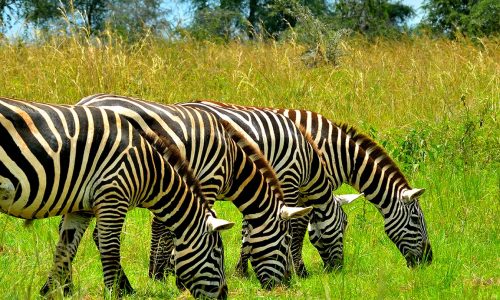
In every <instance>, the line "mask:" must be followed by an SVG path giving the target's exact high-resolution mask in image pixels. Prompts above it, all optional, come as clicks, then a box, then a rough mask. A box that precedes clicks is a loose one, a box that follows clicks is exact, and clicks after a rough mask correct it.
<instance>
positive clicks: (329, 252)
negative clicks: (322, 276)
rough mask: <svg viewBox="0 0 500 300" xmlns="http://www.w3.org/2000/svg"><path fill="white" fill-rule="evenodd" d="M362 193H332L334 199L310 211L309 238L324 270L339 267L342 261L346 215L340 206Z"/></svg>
mask: <svg viewBox="0 0 500 300" xmlns="http://www.w3.org/2000/svg"><path fill="white" fill-rule="evenodd" d="M332 195H333V194H332ZM362 195H363V194H352V195H341V196H336V195H333V199H334V201H327V202H325V203H324V204H323V205H321V206H318V207H315V208H314V210H313V212H312V213H311V219H310V220H309V226H308V231H309V240H310V241H311V243H312V244H313V245H314V247H316V249H317V250H318V253H319V255H320V256H321V259H322V260H323V263H324V268H325V270H326V271H332V270H338V269H341V268H342V266H343V263H344V242H343V238H344V231H345V228H346V227H347V216H346V214H345V213H344V210H343V209H342V207H341V206H342V205H344V204H347V203H350V202H352V201H354V200H356V199H357V198H359V197H360V196H362Z"/></svg>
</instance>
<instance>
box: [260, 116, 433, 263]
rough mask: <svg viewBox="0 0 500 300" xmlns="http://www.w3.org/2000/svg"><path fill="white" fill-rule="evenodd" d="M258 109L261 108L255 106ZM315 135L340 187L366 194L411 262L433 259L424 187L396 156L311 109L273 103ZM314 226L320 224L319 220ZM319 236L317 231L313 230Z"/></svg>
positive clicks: (349, 128)
mask: <svg viewBox="0 0 500 300" xmlns="http://www.w3.org/2000/svg"><path fill="white" fill-rule="evenodd" d="M255 109H257V108H255ZM269 110H272V111H275V112H277V113H279V114H282V115H284V116H286V117H288V118H289V119H291V120H292V121H294V122H295V124H297V125H298V126H303V127H304V128H305V130H306V132H307V133H309V134H310V135H311V136H312V139H313V140H314V142H315V143H316V144H317V145H318V147H319V149H320V150H321V152H322V154H323V157H324V159H325V161H326V166H327V170H328V174H329V176H330V178H331V181H332V182H333V184H334V188H337V187H339V186H340V185H341V184H342V183H347V184H349V185H351V186H353V187H354V188H355V189H357V190H358V191H360V192H362V193H364V194H365V196H366V199H367V200H369V201H370V202H371V203H372V204H374V205H375V206H376V207H377V209H378V210H379V211H380V213H381V214H382V216H383V217H384V220H385V231H386V233H387V235H388V236H389V238H390V239H391V240H392V241H393V242H394V243H395V244H396V246H397V247H398V249H399V250H400V252H401V253H402V254H403V256H404V257H405V258H406V260H407V264H408V266H414V265H417V264H419V263H421V262H426V263H430V262H431V261H432V250H431V245H430V242H429V238H428V235H427V229H426V224H425V220H424V215H423V213H422V210H421V208H420V205H419V203H418V197H419V196H420V195H421V194H422V193H423V192H424V190H423V189H412V188H411V187H410V185H409V183H408V181H407V180H406V179H405V176H404V175H403V173H402V172H401V171H400V170H399V168H398V167H397V165H396V164H395V163H394V161H393V160H392V159H391V158H390V157H389V156H388V155H387V153H386V152H385V151H384V150H383V149H382V147H380V146H379V145H378V144H376V143H375V142H374V141H373V140H372V139H370V138H369V137H368V136H366V135H363V134H360V133H358V132H357V131H356V130H355V129H354V128H352V127H350V126H347V125H345V124H344V125H338V124H334V123H333V122H331V121H330V120H328V119H327V118H325V117H323V116H322V115H320V114H318V113H315V112H311V111H305V110H286V109H269ZM313 227H314V226H313ZM310 236H311V237H312V240H313V239H315V238H316V239H317V234H316V233H315V232H314V230H313V231H312V232H310Z"/></svg>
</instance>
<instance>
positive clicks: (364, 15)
mask: <svg viewBox="0 0 500 300" xmlns="http://www.w3.org/2000/svg"><path fill="white" fill-rule="evenodd" d="M414 15H415V12H414V11H413V9H412V8H411V7H410V6H408V5H404V4H401V3H400V2H397V3H391V2H390V1H389V0H339V1H338V2H336V4H335V10H334V14H333V18H334V20H335V22H336V23H337V26H338V27H341V28H349V29H351V30H353V31H355V32H359V33H362V34H365V35H367V36H394V35H397V34H399V33H400V32H401V31H402V30H403V29H404V24H405V22H406V20H408V19H409V18H411V17H412V16H414Z"/></svg>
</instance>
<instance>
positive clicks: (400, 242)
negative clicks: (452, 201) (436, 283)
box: [384, 189, 432, 267]
mask: <svg viewBox="0 0 500 300" xmlns="http://www.w3.org/2000/svg"><path fill="white" fill-rule="evenodd" d="M424 191H425V190H424V189H405V190H403V191H402V192H401V194H400V197H399V201H395V202H394V207H392V209H390V210H389V212H388V214H389V215H385V214H384V218H385V232H386V233H387V235H388V236H389V238H390V239H391V240H392V241H393V242H394V243H395V244H396V246H397V247H398V249H399V251H400V252H401V254H403V256H404V257H405V259H406V263H407V266H408V267H415V266H417V265H420V264H422V263H426V264H430V263H431V262H432V248H431V244H430V242H429V237H428V235H427V228H426V224H425V219H424V214H423V213H422V209H421V208H420V205H419V202H418V197H419V196H420V195H422V194H423V193H424Z"/></svg>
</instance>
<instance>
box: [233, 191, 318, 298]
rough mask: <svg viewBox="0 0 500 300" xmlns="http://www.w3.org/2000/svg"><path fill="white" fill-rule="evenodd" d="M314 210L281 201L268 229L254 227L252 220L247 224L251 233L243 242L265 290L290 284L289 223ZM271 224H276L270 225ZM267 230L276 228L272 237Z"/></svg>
mask: <svg viewBox="0 0 500 300" xmlns="http://www.w3.org/2000/svg"><path fill="white" fill-rule="evenodd" d="M311 210H312V207H289V206H286V205H284V203H283V202H281V201H280V209H279V211H278V212H279V215H278V216H276V217H275V218H272V219H270V220H266V224H265V226H259V227H254V224H252V222H251V221H250V222H248V225H247V226H248V230H249V232H248V236H247V237H245V238H244V240H243V243H244V245H246V246H245V247H248V248H249V249H248V250H247V251H248V252H249V253H250V262H251V264H252V267H253V268H254V270H255V273H256V274H257V278H258V279H259V281H260V284H261V286H262V287H263V288H265V289H272V288H273V287H274V286H275V285H276V284H280V283H285V284H287V283H288V282H289V281H290V279H291V275H292V270H291V266H292V263H291V262H292V255H291V248H290V247H291V242H292V237H291V235H290V220H291V219H295V218H300V217H303V216H305V215H306V214H308V213H309V212H310V211H311ZM270 223H274V224H273V225H272V226H270V225H271V224H270ZM268 228H275V230H274V233H272V234H271V233H270V229H268ZM270 239H273V240H274V241H272V242H271V240H270Z"/></svg>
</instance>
